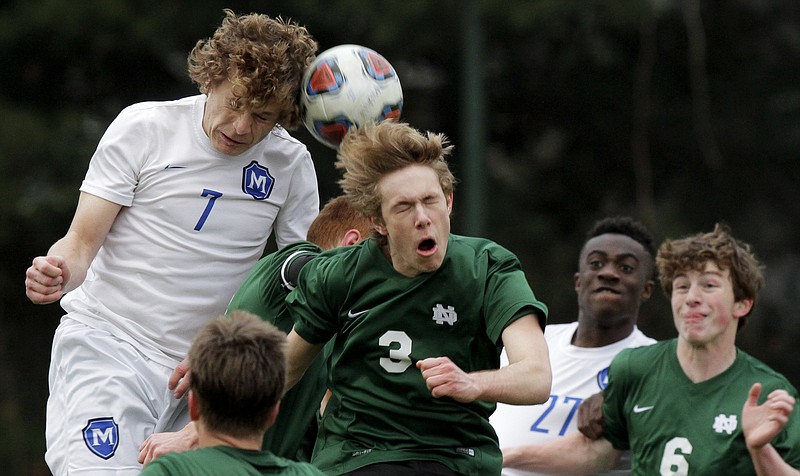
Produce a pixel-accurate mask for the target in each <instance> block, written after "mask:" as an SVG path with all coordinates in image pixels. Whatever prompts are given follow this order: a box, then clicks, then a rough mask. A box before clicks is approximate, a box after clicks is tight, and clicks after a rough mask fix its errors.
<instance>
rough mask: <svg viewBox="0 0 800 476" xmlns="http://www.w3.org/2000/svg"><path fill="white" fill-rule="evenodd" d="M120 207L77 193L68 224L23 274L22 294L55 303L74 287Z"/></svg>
mask: <svg viewBox="0 0 800 476" xmlns="http://www.w3.org/2000/svg"><path fill="white" fill-rule="evenodd" d="M121 208H122V206H121V205H118V204H116V203H112V202H109V201H108V200H104V199H102V198H99V197H96V196H94V195H90V194H88V193H81V195H80V199H79V200H78V207H77V209H76V210H75V216H74V217H73V218H72V224H71V225H70V227H69V230H68V231H67V234H66V235H64V237H63V238H61V239H60V240H58V241H56V242H55V243H54V244H53V246H51V247H50V250H49V251H48V252H47V256H37V257H36V258H34V259H33V263H32V264H31V266H30V267H29V268H28V270H27V271H26V273H25V294H26V295H27V296H28V299H30V300H31V302H33V303H34V304H49V303H51V302H55V301H58V300H59V299H61V297H62V296H63V295H64V294H66V293H67V292H69V291H72V290H73V289H75V288H77V287H78V286H79V285H80V284H81V283H82V282H83V280H84V278H85V277H86V271H87V270H88V269H89V265H90V264H91V263H92V260H93V259H94V257H95V256H96V255H97V250H99V249H100V246H101V245H102V244H103V242H104V241H105V239H106V236H107V235H108V231H109V230H110V229H111V225H112V224H113V223H114V220H115V219H116V217H117V214H119V211H120V209H121Z"/></svg>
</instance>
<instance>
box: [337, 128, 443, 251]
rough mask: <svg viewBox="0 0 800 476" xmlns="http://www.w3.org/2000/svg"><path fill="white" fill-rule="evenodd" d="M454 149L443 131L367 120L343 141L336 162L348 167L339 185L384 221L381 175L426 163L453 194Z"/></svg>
mask: <svg viewBox="0 0 800 476" xmlns="http://www.w3.org/2000/svg"><path fill="white" fill-rule="evenodd" d="M452 150H453V146H452V145H450V143H449V141H448V139H447V137H445V135H444V134H441V133H433V132H425V133H424V134H423V133H422V132H420V131H418V130H417V129H414V128H413V127H411V126H409V125H408V124H406V123H403V122H398V121H396V120H393V119H387V120H384V121H381V122H379V123H376V124H365V125H363V126H361V127H359V128H354V129H351V130H350V131H349V132H348V133H347V134H345V136H344V139H343V140H342V143H341V144H339V152H338V153H337V155H336V164H335V166H336V168H338V169H343V170H344V175H343V177H342V179H341V180H339V185H341V187H342V190H343V191H344V194H345V195H346V196H347V197H348V199H349V200H350V203H351V205H352V206H353V208H355V209H356V210H358V211H359V212H360V213H362V214H363V215H365V216H367V217H375V218H377V219H378V220H380V221H383V216H382V214H381V199H382V197H381V194H380V190H379V188H378V182H379V181H380V179H381V177H383V176H384V175H386V174H389V173H391V172H394V171H395V170H399V169H402V168H404V167H408V166H410V165H424V166H427V167H430V168H432V169H433V170H434V171H435V172H436V175H437V176H438V177H439V184H440V185H441V186H442V191H443V192H444V194H445V196H449V195H450V193H452V192H453V190H454V188H455V184H456V179H455V177H454V176H453V173H452V172H451V171H450V167H449V166H448V164H447V160H446V159H447V157H448V156H449V155H450V153H451V152H452ZM372 236H373V237H374V238H376V239H378V241H379V242H380V243H382V244H383V243H384V242H385V240H386V238H385V237H383V236H381V235H380V234H378V233H377V232H373V234H372Z"/></svg>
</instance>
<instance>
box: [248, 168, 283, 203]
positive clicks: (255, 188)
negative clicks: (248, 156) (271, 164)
mask: <svg viewBox="0 0 800 476" xmlns="http://www.w3.org/2000/svg"><path fill="white" fill-rule="evenodd" d="M274 185H275V178H274V177H273V176H272V175H270V174H269V169H268V168H266V167H262V166H261V165H259V163H258V162H256V161H255V160H254V161H252V162H250V165H248V166H247V167H245V168H244V169H243V170H242V191H243V192H244V193H246V194H248V195H252V196H253V198H255V199H256V200H264V199H265V198H268V197H269V195H270V194H271V193H272V187H273V186H274Z"/></svg>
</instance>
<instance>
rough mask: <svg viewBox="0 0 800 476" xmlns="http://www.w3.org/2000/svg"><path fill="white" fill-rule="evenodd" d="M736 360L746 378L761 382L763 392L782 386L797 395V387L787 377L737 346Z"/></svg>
mask: <svg viewBox="0 0 800 476" xmlns="http://www.w3.org/2000/svg"><path fill="white" fill-rule="evenodd" d="M736 360H737V361H738V365H740V367H741V368H742V372H744V373H746V376H747V378H748V379H753V381H758V382H761V384H762V385H763V388H764V391H763V393H764V394H766V393H769V392H770V391H772V390H775V389H779V388H782V389H784V390H786V391H788V392H789V393H790V394H791V395H794V396H797V389H796V388H795V387H794V385H792V383H791V382H790V381H789V379H788V378H786V376H784V375H783V374H782V373H780V372H778V371H777V370H775V369H773V368H772V367H770V366H769V365H767V364H765V363H764V362H762V361H761V360H759V359H757V358H755V357H753V356H752V355H750V354H748V353H747V352H745V351H743V350H741V349H739V348H737V349H736Z"/></svg>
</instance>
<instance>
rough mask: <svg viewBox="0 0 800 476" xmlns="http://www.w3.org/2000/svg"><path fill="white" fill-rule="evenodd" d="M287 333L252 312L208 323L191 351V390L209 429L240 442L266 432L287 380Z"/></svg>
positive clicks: (201, 416) (233, 313) (235, 313)
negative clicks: (244, 438) (285, 352)
mask: <svg viewBox="0 0 800 476" xmlns="http://www.w3.org/2000/svg"><path fill="white" fill-rule="evenodd" d="M285 343H286V334H284V333H283V332H281V331H280V330H278V329H277V328H276V327H274V326H273V325H271V324H269V323H267V322H265V321H262V320H261V319H259V318H258V317H256V316H255V315H254V314H251V313H249V312H245V311H234V312H232V313H231V314H230V315H229V316H220V317H218V318H216V319H214V320H212V321H211V322H209V323H208V324H207V325H206V326H205V327H204V328H203V329H202V330H201V331H200V333H199V334H198V335H197V337H195V340H194V342H193V343H192V346H191V348H190V349H189V361H190V362H191V367H192V379H191V384H190V385H191V390H192V392H193V394H194V398H195V401H196V402H197V405H198V407H199V416H200V419H201V420H202V421H203V423H204V425H205V426H206V428H208V429H209V430H210V431H213V432H216V433H219V434H225V435H230V436H234V437H238V438H242V437H253V436H257V435H260V434H261V433H263V432H264V431H265V430H266V429H267V426H268V423H269V418H270V415H271V412H272V411H273V408H274V407H275V405H276V404H277V403H278V402H279V401H280V399H281V397H282V396H283V391H284V385H285V382H286V358H285V356H284V346H285Z"/></svg>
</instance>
